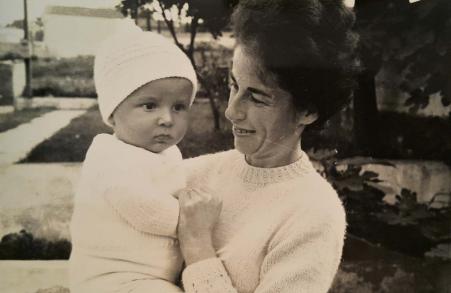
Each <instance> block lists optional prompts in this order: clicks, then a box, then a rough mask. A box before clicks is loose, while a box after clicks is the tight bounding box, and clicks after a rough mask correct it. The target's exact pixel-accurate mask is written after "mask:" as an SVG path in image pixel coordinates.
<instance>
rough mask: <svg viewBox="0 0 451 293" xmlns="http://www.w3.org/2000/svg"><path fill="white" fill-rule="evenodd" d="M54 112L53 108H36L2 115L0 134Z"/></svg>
mask: <svg viewBox="0 0 451 293" xmlns="http://www.w3.org/2000/svg"><path fill="white" fill-rule="evenodd" d="M52 110H53V109H52V108H36V109H23V110H20V111H14V112H11V113H5V114H0V132H2V131H6V130H9V129H12V128H15V127H17V126H19V125H20V124H23V123H27V122H30V121H31V120H33V119H34V118H36V117H39V116H41V115H43V114H45V113H47V112H50V111H52Z"/></svg>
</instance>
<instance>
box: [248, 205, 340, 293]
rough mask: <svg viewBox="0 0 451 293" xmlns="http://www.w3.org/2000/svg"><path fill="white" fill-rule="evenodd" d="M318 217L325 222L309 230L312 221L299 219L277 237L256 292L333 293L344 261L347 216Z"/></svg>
mask: <svg viewBox="0 0 451 293" xmlns="http://www.w3.org/2000/svg"><path fill="white" fill-rule="evenodd" d="M318 216H319V217H323V219H322V220H321V221H320V222H318V223H316V224H313V225H312V226H311V227H310V229H308V230H305V227H306V225H308V223H305V221H306V220H308V219H306V218H305V217H297V218H295V219H293V221H292V223H288V224H287V225H285V227H284V229H283V230H282V231H280V233H278V235H276V236H275V237H274V240H273V241H272V242H271V243H270V245H269V247H268V253H267V255H266V256H265V258H264V261H263V264H262V267H261V271H260V283H259V285H258V287H257V289H256V290H255V293H257V292H258V293H276V292H277V293H288V292H293V293H294V292H296V293H302V292H305V293H326V292H327V291H328V290H329V288H330V286H331V284H332V281H333V279H334V276H335V274H336V272H337V270H338V266H339V264H340V260H341V253H342V248H343V240H344V233H345V226H346V224H345V217H344V213H343V214H342V215H335V216H331V215H327V214H318ZM301 226H302V227H301ZM299 231H306V233H299Z"/></svg>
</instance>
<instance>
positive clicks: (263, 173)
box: [236, 152, 314, 185]
mask: <svg viewBox="0 0 451 293" xmlns="http://www.w3.org/2000/svg"><path fill="white" fill-rule="evenodd" d="M236 166H237V173H238V176H239V177H240V178H241V179H242V180H243V182H245V183H250V184H259V185H260V184H262V185H266V184H270V183H277V182H282V181H286V180H290V179H293V178H299V177H302V176H305V175H306V174H308V173H310V172H312V171H314V169H313V166H312V163H311V162H310V160H309V158H308V156H307V154H306V153H304V152H303V153H302V156H301V157H300V158H299V159H298V160H297V161H295V162H293V163H291V164H289V165H286V166H282V167H276V168H260V167H254V166H251V165H249V164H248V163H247V162H246V159H245V157H244V155H242V154H240V158H239V159H238V160H237V164H236Z"/></svg>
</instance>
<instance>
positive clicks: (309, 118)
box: [296, 110, 318, 127]
mask: <svg viewBox="0 0 451 293" xmlns="http://www.w3.org/2000/svg"><path fill="white" fill-rule="evenodd" d="M296 114H297V115H296V116H297V117H296V118H297V123H298V127H301V126H302V127H304V126H307V125H309V124H312V123H313V122H315V121H316V120H318V113H317V112H316V111H312V110H304V111H302V112H297V113H296Z"/></svg>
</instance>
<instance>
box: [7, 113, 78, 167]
mask: <svg viewBox="0 0 451 293" xmlns="http://www.w3.org/2000/svg"><path fill="white" fill-rule="evenodd" d="M85 112H86V110H57V111H52V112H48V113H46V114H44V115H42V116H40V117H37V118H35V119H33V120H31V121H30V122H28V123H24V124H21V125H19V126H18V127H16V128H13V129H10V130H8V131H5V132H2V133H0V166H2V165H8V164H13V163H16V162H17V161H19V160H21V159H24V158H25V157H26V156H27V154H28V153H29V152H30V151H31V150H32V149H33V148H34V147H35V146H36V145H38V144H39V143H41V142H42V141H43V140H45V139H47V138H49V137H51V136H52V135H53V134H55V132H57V131H58V130H60V129H61V128H63V127H65V126H66V125H68V124H69V123H70V121H71V120H72V119H73V118H75V117H78V116H80V115H81V114H83V113H85Z"/></svg>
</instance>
